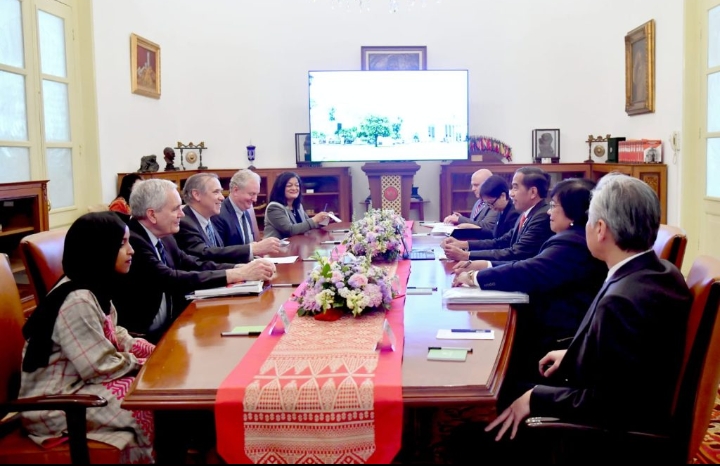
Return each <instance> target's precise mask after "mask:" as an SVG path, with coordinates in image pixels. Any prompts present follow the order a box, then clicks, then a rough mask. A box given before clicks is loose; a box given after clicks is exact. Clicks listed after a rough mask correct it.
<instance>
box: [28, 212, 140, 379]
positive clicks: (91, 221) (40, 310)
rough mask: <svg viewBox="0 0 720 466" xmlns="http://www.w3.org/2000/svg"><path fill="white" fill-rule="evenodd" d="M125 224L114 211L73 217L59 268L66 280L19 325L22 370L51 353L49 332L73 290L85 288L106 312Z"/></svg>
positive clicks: (37, 364)
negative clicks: (22, 341)
mask: <svg viewBox="0 0 720 466" xmlns="http://www.w3.org/2000/svg"><path fill="white" fill-rule="evenodd" d="M126 229H127V225H125V223H124V222H123V221H122V220H121V219H120V217H118V216H117V215H116V214H115V212H93V213H89V214H85V215H83V216H82V217H80V218H78V219H77V220H75V222H74V223H73V224H72V226H71V227H70V229H69V230H68V232H67V235H66V236H65V249H64V251H63V260H62V265H63V272H64V273H65V276H67V277H68V278H69V279H70V280H69V281H67V282H65V283H63V284H62V285H59V286H56V287H55V288H53V290H52V291H50V293H48V296H47V299H46V300H45V301H43V302H42V303H41V304H40V305H39V306H38V307H37V309H35V311H33V313H32V314H31V315H30V317H29V318H28V320H27V322H25V325H24V326H23V336H24V337H25V339H26V340H27V341H28V346H27V350H26V352H25V357H24V358H23V367H22V368H23V371H25V372H33V371H35V370H36V369H38V368H40V367H45V366H47V364H48V361H49V359H50V354H51V353H52V347H53V341H52V334H53V329H54V328H55V321H56V320H57V317H58V313H59V312H60V308H61V307H62V305H63V303H64V302H65V299H66V298H67V296H68V295H69V294H70V293H72V292H73V291H76V290H89V291H90V292H91V293H92V294H93V295H95V298H96V299H97V301H98V303H100V307H101V309H102V310H103V312H104V313H105V314H106V315H107V314H109V313H110V297H111V294H112V291H113V286H114V285H115V282H116V280H115V278H116V274H117V272H116V271H115V263H116V262H117V257H118V252H119V251H120V247H121V246H122V239H123V237H124V236H125V230H126Z"/></svg>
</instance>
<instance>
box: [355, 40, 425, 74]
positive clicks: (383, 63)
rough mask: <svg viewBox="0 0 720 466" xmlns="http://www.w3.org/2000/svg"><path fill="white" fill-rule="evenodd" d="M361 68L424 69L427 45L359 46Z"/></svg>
mask: <svg viewBox="0 0 720 466" xmlns="http://www.w3.org/2000/svg"><path fill="white" fill-rule="evenodd" d="M360 66H361V69H362V70H366V71H377V70H383V71H384V70H426V69H427V47H425V46H410V47H383V46H367V47H366V46H363V47H360Z"/></svg>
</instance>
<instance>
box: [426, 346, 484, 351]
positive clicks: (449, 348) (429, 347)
mask: <svg viewBox="0 0 720 466" xmlns="http://www.w3.org/2000/svg"><path fill="white" fill-rule="evenodd" d="M433 349H436V350H455V349H456V350H465V351H467V352H468V353H472V352H473V349H472V348H468V347H467V346H428V350H433Z"/></svg>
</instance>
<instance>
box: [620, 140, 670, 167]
mask: <svg viewBox="0 0 720 466" xmlns="http://www.w3.org/2000/svg"><path fill="white" fill-rule="evenodd" d="M617 144H618V151H617V156H618V162H620V163H662V141H661V140H660V139H627V140H625V141H618V143H617Z"/></svg>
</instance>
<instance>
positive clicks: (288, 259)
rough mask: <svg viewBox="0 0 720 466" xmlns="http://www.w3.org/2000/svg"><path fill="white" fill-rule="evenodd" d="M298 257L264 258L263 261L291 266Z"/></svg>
mask: <svg viewBox="0 0 720 466" xmlns="http://www.w3.org/2000/svg"><path fill="white" fill-rule="evenodd" d="M297 258H298V256H287V257H265V258H264V259H267V260H269V261H270V262H272V263H273V264H292V263H293V262H295V261H296V260H297Z"/></svg>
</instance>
